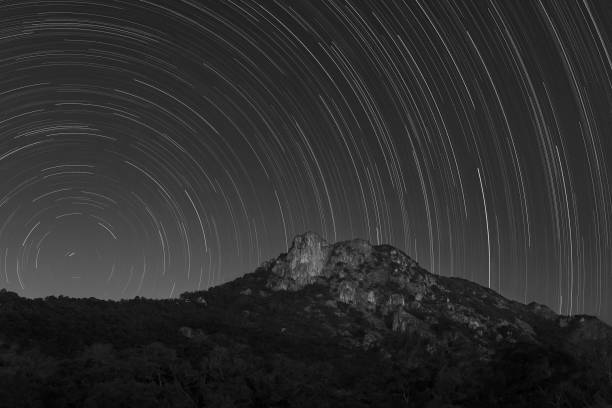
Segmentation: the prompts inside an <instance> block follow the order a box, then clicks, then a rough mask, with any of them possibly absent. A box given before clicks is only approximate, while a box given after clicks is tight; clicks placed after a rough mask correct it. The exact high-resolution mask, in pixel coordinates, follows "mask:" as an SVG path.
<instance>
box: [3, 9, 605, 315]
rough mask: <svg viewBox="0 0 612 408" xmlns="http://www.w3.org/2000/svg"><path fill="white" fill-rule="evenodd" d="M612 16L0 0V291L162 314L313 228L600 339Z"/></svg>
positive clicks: (561, 11)
mask: <svg viewBox="0 0 612 408" xmlns="http://www.w3.org/2000/svg"><path fill="white" fill-rule="evenodd" d="M611 41H612V3H610V2H607V1H605V0H598V1H593V0H572V1H563V2H559V1H556V0H548V1H545V0H529V1H510V0H486V1H485V0H482V1H480V0H478V1H473V0H469V1H468V0H465V1H458V0H457V1H448V0H435V1H429V0H428V1H425V0H405V1H400V0H385V1H368V0H363V1H345V0H325V1H310V0H309V1H305V0H304V1H289V2H286V1H280V0H277V1H242V0H219V1H196V0H173V1H158V0H152V1H135V0H130V1H116V0H105V1H103V2H95V1H78V2H77V1H60V0H57V1H56V0H47V1H27V0H21V1H4V2H2V3H1V4H0V108H1V109H0V175H1V177H2V178H1V181H0V271H1V273H0V282H1V283H0V286H1V287H5V288H7V289H9V290H13V291H16V292H18V293H19V294H21V295H23V296H28V297H44V296H48V295H59V294H62V295H68V296H77V297H89V296H95V297H99V298H113V299H118V298H130V297H134V296H146V297H153V298H163V297H174V296H177V295H178V294H179V293H181V292H182V291H186V290H197V289H205V288H208V287H210V286H212V285H218V284H220V283H223V282H226V281H228V280H231V279H234V278H236V277H238V276H241V275H243V274H244V273H247V272H250V271H252V270H254V269H255V268H256V267H257V266H258V265H259V264H260V263H261V262H263V261H265V260H266V259H269V258H271V257H274V256H276V255H278V253H279V252H282V251H286V250H287V247H288V246H289V245H290V244H291V240H292V238H293V236H294V235H296V234H298V233H302V232H304V231H307V230H313V231H316V232H318V233H320V234H321V235H323V236H324V237H326V239H327V240H328V241H338V240H342V239H349V238H354V237H361V238H365V239H368V240H370V241H371V242H372V243H374V244H379V243H389V244H391V245H394V246H397V247H399V248H401V249H403V250H405V252H407V253H408V254H409V255H410V256H412V257H413V258H415V259H417V260H418V262H419V263H420V264H421V265H422V266H423V267H425V268H427V269H429V270H430V271H431V272H433V273H436V274H441V275H445V276H457V277H464V278H467V279H470V280H474V281H476V282H478V283H480V284H482V285H484V286H488V287H490V288H491V289H494V290H496V291H498V292H500V293H501V294H502V295H504V296H507V297H510V298H513V299H517V300H520V301H523V302H530V301H538V302H540V303H545V304H547V305H549V306H550V307H551V308H552V309H554V310H555V311H557V312H560V313H564V314H578V313H588V314H594V315H598V316H601V317H603V318H604V319H606V320H607V321H610V320H612V302H610V300H609V296H608V294H609V293H610V291H611V290H612V280H611V279H610V278H611V276H610V275H611V273H612V271H611V267H612V255H611V254H612V242H611V233H612V200H611V190H610V175H611V167H610V155H611V154H612V43H611Z"/></svg>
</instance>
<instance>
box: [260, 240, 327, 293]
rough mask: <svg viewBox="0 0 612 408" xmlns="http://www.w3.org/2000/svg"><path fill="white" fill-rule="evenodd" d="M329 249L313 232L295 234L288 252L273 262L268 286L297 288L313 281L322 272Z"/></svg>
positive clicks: (273, 287) (279, 288)
mask: <svg viewBox="0 0 612 408" xmlns="http://www.w3.org/2000/svg"><path fill="white" fill-rule="evenodd" d="M330 251H331V247H330V246H329V245H328V243H327V241H325V240H324V239H323V238H321V237H320V236H319V235H318V234H316V233H314V232H306V233H305V234H302V235H298V236H296V237H295V238H294V240H293V244H292V245H291V248H289V252H288V253H287V254H286V255H284V256H280V257H278V258H277V259H276V261H275V262H274V264H273V266H272V268H271V271H272V273H273V277H272V279H271V281H270V285H269V286H270V288H272V289H274V290H298V289H301V288H303V287H304V286H305V285H308V284H310V283H313V282H314V281H315V279H316V278H317V277H318V276H321V275H322V274H323V268H324V267H325V266H326V263H327V259H328V257H329V253H330Z"/></svg>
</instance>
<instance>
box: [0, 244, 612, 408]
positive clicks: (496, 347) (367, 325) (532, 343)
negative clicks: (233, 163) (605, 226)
mask: <svg viewBox="0 0 612 408" xmlns="http://www.w3.org/2000/svg"><path fill="white" fill-rule="evenodd" d="M200 406H202V407H317V408H323V407H351V408H357V407H612V329H611V328H610V327H609V326H607V325H605V324H604V323H602V322H601V321H599V320H598V319H596V318H594V317H590V316H572V317H568V316H559V315H557V314H555V313H554V312H553V311H551V310H550V309H548V308H547V307H546V306H543V305H538V304H535V303H532V304H529V305H524V304H521V303H517V302H514V301H511V300H508V299H506V298H504V297H502V296H500V295H499V294H497V293H495V292H494V291H492V290H489V289H487V288H483V287H482V286H479V285H477V284H475V283H472V282H469V281H466V280H463V279H457V278H445V277H441V276H436V275H432V274H430V273H429V272H427V271H425V270H424V269H422V268H420V267H419V266H418V265H417V263H416V262H415V261H414V260H412V259H411V258H409V257H408V256H407V255H405V254H404V253H403V252H401V251H400V250H398V249H396V248H393V247H390V246H385V245H382V246H371V245H370V244H369V243H368V242H366V241H362V240H353V241H346V242H340V243H337V244H333V245H328V244H327V243H326V242H325V241H323V240H322V239H321V238H320V237H318V236H317V235H315V234H312V233H307V234H304V235H301V236H298V237H296V239H295V241H294V243H293V246H292V248H291V249H290V251H289V252H288V253H287V254H282V255H281V256H279V257H278V258H277V259H275V260H273V261H270V262H267V263H265V264H264V265H262V266H261V267H260V268H258V269H257V270H256V271H255V272H254V273H251V274H248V275H245V276H244V277H242V278H240V279H237V280H235V281H232V282H229V283H227V284H225V285H221V286H218V287H215V288H212V289H210V290H208V291H202V292H197V293H184V294H182V295H181V298H180V299H178V300H176V299H174V300H149V299H144V298H136V299H134V300H129V301H120V302H112V301H101V300H97V299H71V298H66V297H61V296H60V297H48V298H45V299H35V300H28V299H24V298H20V297H19V296H17V295H16V294H14V293H11V292H7V291H4V290H3V291H0V407H113V408H114V407H200Z"/></svg>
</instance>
